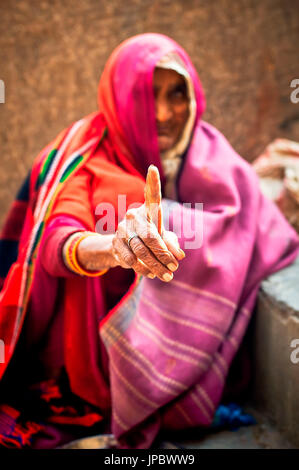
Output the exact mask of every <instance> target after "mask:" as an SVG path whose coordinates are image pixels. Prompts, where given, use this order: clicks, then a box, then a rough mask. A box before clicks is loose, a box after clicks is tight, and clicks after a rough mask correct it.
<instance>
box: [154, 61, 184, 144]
mask: <svg viewBox="0 0 299 470" xmlns="http://www.w3.org/2000/svg"><path fill="white" fill-rule="evenodd" d="M154 95H155V105H156V123H157V132H158V143H159V150H160V152H165V151H166V150H169V149H171V148H172V147H173V146H174V145H175V144H176V143H177V142H178V140H179V139H180V136H181V134H182V131H183V129H184V127H185V124H186V122H187V119H188V117H189V99H188V95H187V86H186V82H185V79H184V77H183V76H182V75H180V74H178V73H177V72H176V71H175V70H171V69H162V68H158V67H157V68H156V69H155V71H154Z"/></svg>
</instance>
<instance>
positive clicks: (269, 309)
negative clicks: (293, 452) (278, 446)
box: [253, 258, 299, 447]
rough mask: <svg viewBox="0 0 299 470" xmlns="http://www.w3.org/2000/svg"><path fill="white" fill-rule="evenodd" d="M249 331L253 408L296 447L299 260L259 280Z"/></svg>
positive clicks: (298, 437) (298, 439)
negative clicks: (251, 332) (294, 359)
mask: <svg viewBox="0 0 299 470" xmlns="http://www.w3.org/2000/svg"><path fill="white" fill-rule="evenodd" d="M253 329H254V337H253V349H254V361H255V371H254V387H253V399H254V405H255V406H256V408H257V409H258V410H260V411H261V412H263V413H265V414H266V415H267V416H268V417H269V418H270V419H271V420H272V421H273V423H274V424H275V425H276V426H277V428H278V429H279V431H281V432H282V433H283V434H284V435H285V437H286V438H287V439H289V441H290V442H292V443H293V444H294V445H295V446H296V447H299V403H297V400H298V398H299V362H298V363H297V364H294V363H293V362H292V361H291V353H292V352H293V351H295V349H294V348H292V347H291V342H292V340H293V339H297V338H298V339H299V258H297V260H296V261H295V263H293V264H292V265H291V266H288V267H287V268H285V269H283V270H281V271H279V272H278V273H275V274H273V275H272V276H270V277H269V278H268V279H266V280H265V281H263V283H262V286H261V289H260V292H259V297H258V303H257V312H256V315H255V318H254V325H253ZM297 357H298V358H299V351H298V354H297Z"/></svg>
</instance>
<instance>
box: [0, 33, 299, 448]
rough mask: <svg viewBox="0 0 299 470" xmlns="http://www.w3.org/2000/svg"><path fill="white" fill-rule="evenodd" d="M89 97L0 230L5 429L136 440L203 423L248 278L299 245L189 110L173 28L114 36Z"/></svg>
mask: <svg viewBox="0 0 299 470" xmlns="http://www.w3.org/2000/svg"><path fill="white" fill-rule="evenodd" d="M98 97H99V111H98V112H96V113H93V114H91V115H89V116H87V117H85V118H83V119H82V120H80V121H78V122H76V123H74V124H73V125H72V126H70V127H69V128H68V129H66V130H64V131H63V132H61V133H60V134H59V136H58V137H57V138H56V139H55V140H54V141H53V142H51V143H50V144H49V145H48V146H47V147H46V148H45V149H44V150H43V151H42V152H41V153H40V154H39V155H38V157H37V159H36V160H35V162H34V165H33V167H32V170H31V172H30V176H29V178H28V180H27V182H26V183H25V185H24V187H23V188H22V190H21V191H20V193H19V195H18V199H17V201H16V202H15V203H14V205H13V207H12V209H11V212H10V214H9V217H8V219H7V222H6V225H5V227H4V229H3V233H2V247H4V248H5V250H4V252H3V251H2V259H3V260H5V264H3V265H2V266H3V267H2V271H5V269H6V272H3V273H2V276H3V278H5V281H4V285H3V289H2V293H1V306H0V338H1V339H3V342H4V344H5V358H4V359H5V360H4V361H2V364H0V366H1V375H0V376H1V389H0V393H1V396H0V403H1V407H0V442H1V443H2V445H6V446H19V447H22V446H32V447H36V448H37V447H44V448H46V447H48V448H50V447H56V446H58V445H60V444H62V443H63V442H67V441H69V440H71V439H74V438H75V437H79V436H84V435H89V434H92V433H96V432H97V433H98V432H110V431H112V432H113V434H114V435H115V437H116V438H117V440H118V445H119V446H120V447H127V448H128V447H129V448H144V447H150V446H151V444H152V442H153V441H154V439H155V437H156V436H157V434H158V432H159V431H160V430H161V429H166V430H167V429H184V428H187V427H195V426H209V425H210V424H211V423H212V421H213V417H214V414H215V409H216V407H217V405H218V404H219V402H220V400H221V397H222V396H223V392H224V387H225V383H226V380H227V375H228V371H229V369H230V366H231V363H232V360H233V358H234V357H235V355H236V352H237V351H238V349H239V346H240V344H241V341H242V338H243V336H244V333H245V331H246V328H247V325H248V323H249V320H250V317H251V312H252V309H253V307H254V303H255V299H256V295H257V291H258V288H259V285H260V282H261V280H262V279H263V278H265V277H266V276H268V275H269V274H270V273H273V272H274V271H277V270H279V269H281V268H283V267H284V266H286V265H288V264H289V263H291V262H292V261H293V260H294V259H295V257H296V256H297V254H298V249H299V242H298V237H297V235H296V233H295V231H294V230H293V229H292V228H291V227H290V226H289V224H288V223H287V221H286V220H285V219H284V217H283V216H282V215H281V214H280V212H279V211H278V209H277V208H276V206H275V205H274V204H273V203H272V202H270V201H268V200H267V199H266V198H264V197H263V196H262V194H261V193H260V191H259V189H258V181H257V177H256V175H255V173H254V171H253V170H252V168H251V167H250V165H249V164H248V163H247V162H246V161H245V160H243V159H242V158H241V157H240V156H239V155H237V154H236V152H235V151H234V150H233V149H232V148H231V147H230V145H229V143H228V142H227V141H226V139H225V138H224V137H223V135H222V134H221V133H220V132H218V131H217V130H216V129H215V128H214V127H213V126H211V125H209V124H207V123H206V122H204V121H203V120H202V119H201V117H202V114H203V111H204V108H205V100H204V95H203V91H202V88H201V85H200V81H199V79H198V76H197V74H196V71H195V69H194V67H193V65H192V63H191V61H190V59H189V57H188V56H187V54H186V53H185V51H184V50H183V49H182V48H181V47H180V46H179V45H178V44H176V43H175V42H174V41H173V40H171V39H170V38H168V37H166V36H163V35H159V34H143V35H139V36H136V37H133V38H130V39H128V40H126V41H124V42H123V43H122V44H121V45H120V46H119V47H118V48H117V49H116V50H115V51H114V52H113V53H112V55H111V57H110V58H109V60H108V62H107V64H106V66H105V69H104V71H103V74H102V76H101V80H100V84H99V94H98ZM151 165H152V166H151ZM160 177H161V192H160ZM145 180H146V184H145ZM161 194H162V196H163V198H162V200H161V197H162V196H161ZM199 203H201V204H199ZM18 230H19V232H20V233H19V235H18ZM13 240H14V241H13ZM10 248H13V249H14V253H12V251H13V250H11V249H10ZM11 253H12V254H11ZM10 255H11V258H9V256H10ZM4 267H6V268H5V269H4Z"/></svg>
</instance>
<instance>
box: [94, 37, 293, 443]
mask: <svg viewBox="0 0 299 470" xmlns="http://www.w3.org/2000/svg"><path fill="white" fill-rule="evenodd" d="M171 51H175V52H176V53H177V54H178V55H179V56H180V57H181V59H182V60H183V62H184V64H185V67H186V69H187V71H188V72H189V74H190V77H191V79H192V81H193V85H194V89H195V94H196V101H197V117H196V123H195V128H194V132H193V137H192V141H191V143H190V146H189V148H188V150H187V153H186V155H185V161H184V165H183V169H182V171H181V174H180V177H179V180H178V194H179V204H176V205H174V206H173V207H172V204H171V203H170V202H169V201H168V202H167V201H164V209H165V208H166V207H168V208H169V211H168V212H169V213H170V229H172V227H175V226H177V223H176V222H177V220H183V215H184V214H185V215H186V216H187V215H188V216H191V218H192V220H193V222H192V223H193V227H195V226H196V223H197V224H198V227H199V230H200V227H202V228H203V243H202V246H200V247H197V248H195V247H194V245H193V246H192V243H190V242H192V240H187V238H186V236H184V234H182V235H181V236H180V237H179V239H180V243H181V247H182V248H183V249H184V250H185V251H186V258H185V260H184V261H182V262H181V263H180V268H179V270H178V271H177V272H176V273H175V275H174V280H173V281H172V282H170V283H169V284H165V283H162V282H161V281H159V280H153V281H152V280H148V279H142V280H138V279H136V281H135V284H134V286H133V287H132V289H131V290H130V292H129V293H128V294H127V296H125V297H124V298H123V300H122V301H121V302H120V304H119V305H118V306H116V308H114V309H113V311H112V312H110V314H109V315H108V316H107V317H106V318H105V319H104V320H103V321H102V323H101V327H100V334H101V337H102V338H103V340H104V342H105V344H106V348H107V351H108V356H109V368H110V382H111V383H110V386H111V397H112V398H111V399H112V430H113V432H114V434H115V436H116V437H117V438H118V439H119V441H120V445H121V446H124V447H148V446H149V445H150V444H151V443H152V441H153V439H154V437H155V435H156V434H157V432H158V430H159V429H160V428H161V427H162V428H171V429H181V428H185V427H189V426H200V425H202V426H207V425H209V424H210V423H211V422H212V419H213V414H214V411H215V408H216V406H217V405H218V403H219V401H220V399H221V395H222V392H223V387H224V384H225V380H226V376H227V373H228V369H229V367H230V364H231V361H232V359H233V357H234V355H235V354H236V351H237V350H238V348H239V346H240V343H241V341H242V338H243V335H244V333H245V331H246V328H247V325H248V322H249V320H250V317H251V312H252V308H253V306H254V303H255V300H256V295H257V291H258V288H259V285H260V282H261V280H262V279H264V278H265V277H267V276H268V275H269V274H271V273H273V272H274V271H277V270H279V269H281V268H283V267H284V266H286V265H288V264H289V263H291V262H292V261H293V260H294V259H295V257H296V256H297V254H298V247H299V242H298V236H297V234H296V233H295V231H294V230H293V229H292V228H291V227H290V225H289V224H288V223H287V221H286V220H285V218H284V217H283V216H282V215H281V213H280V212H279V210H278V209H277V207H276V206H275V205H274V204H273V203H272V202H270V201H268V200H267V199H265V197H263V195H262V194H261V193H260V191H259V186H258V179H257V176H256V175H255V173H254V171H253V169H252V168H251V167H250V165H249V164H248V163H247V162H246V161H245V160H244V159H242V158H241V157H240V156H239V155H237V153H236V152H235V151H234V150H233V149H232V148H231V146H230V145H229V143H228V142H227V140H226V139H225V138H224V136H223V135H222V134H221V133H220V132H218V131H217V130H216V129H215V128H214V127H213V126H211V125H209V124H207V123H205V122H203V121H202V120H201V119H200V117H201V114H202V111H203V109H204V97H203V93H202V89H201V86H200V82H199V79H198V77H197V74H196V72H195V70H194V68H193V66H192V63H191V61H190V59H189V58H188V56H187V55H186V53H185V52H184V51H183V50H182V48H181V47H180V46H178V45H177V44H176V43H175V42H174V41H172V40H171V39H169V38H167V37H165V36H162V35H158V34H144V35H140V36H136V37H134V38H132V39H129V40H128V41H126V42H125V43H123V44H122V45H121V46H119V48H118V49H117V50H116V52H115V53H114V56H113V59H110V60H111V62H112V66H111V62H110V69H111V70H112V72H111V74H112V83H113V92H114V95H115V106H116V109H117V114H118V118H119V123H120V124H121V127H122V129H123V130H124V134H125V135H126V138H127V142H128V145H129V147H130V148H131V150H132V153H133V155H134V157H135V159H136V161H137V162H138V164H139V165H140V166H141V167H142V168H143V169H144V170H146V168H147V166H148V164H150V163H154V164H156V165H157V166H158V168H159V170H160V173H161V175H162V181H164V177H163V172H162V168H161V164H160V159H159V155H158V147H157V138H156V127H155V119H154V97H153V91H152V76H153V70H154V67H155V64H156V63H157V62H158V61H159V60H160V59H161V57H162V56H163V55H164V54H167V53H169V52H171ZM107 68H109V65H108V66H107ZM105 79H107V70H106V73H105V71H104V74H103V76H102V84H101V83H100V91H99V97H100V104H101V103H103V100H104V98H103V89H105V87H104V84H105ZM106 118H107V121H108V127H109V129H110V130H111V131H112V132H113V130H115V129H116V127H115V122H114V121H113V119H112V117H111V116H106ZM182 203H189V207H184V206H183V205H182ZM195 203H203V214H202V213H201V212H200V211H198V210H197V209H196V208H195ZM174 230H175V228H174ZM188 242H189V245H188ZM188 246H189V248H188Z"/></svg>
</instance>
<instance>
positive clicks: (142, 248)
mask: <svg viewBox="0 0 299 470" xmlns="http://www.w3.org/2000/svg"><path fill="white" fill-rule="evenodd" d="M130 249H131V251H132V252H133V253H134V255H135V256H136V258H137V259H138V260H140V261H141V262H142V263H144V264H145V265H146V266H147V267H148V268H149V269H150V271H151V273H152V274H154V275H155V276H157V277H158V278H159V279H161V281H166V282H168V281H171V279H172V278H173V274H172V271H174V270H175V269H176V265H174V266H173V269H172V270H170V269H168V268H167V267H166V266H165V265H164V264H163V263H160V261H159V260H158V259H157V258H156V257H155V256H154V255H153V253H152V252H151V251H150V250H149V249H148V247H147V246H146V245H145V244H144V243H143V241H142V240H141V239H140V238H139V237H136V236H135V237H133V238H131V240H130Z"/></svg>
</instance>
